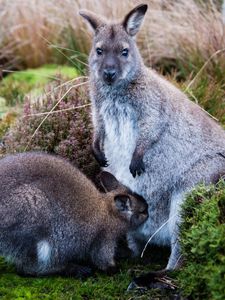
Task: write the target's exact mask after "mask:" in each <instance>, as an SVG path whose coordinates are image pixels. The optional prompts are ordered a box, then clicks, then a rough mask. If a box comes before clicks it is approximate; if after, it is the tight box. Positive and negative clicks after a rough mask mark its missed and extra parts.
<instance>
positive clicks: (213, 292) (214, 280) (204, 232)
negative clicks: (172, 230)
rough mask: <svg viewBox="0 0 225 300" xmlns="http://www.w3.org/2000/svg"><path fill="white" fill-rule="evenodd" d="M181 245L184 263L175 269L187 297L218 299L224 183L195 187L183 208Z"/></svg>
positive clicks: (224, 264)
mask: <svg viewBox="0 0 225 300" xmlns="http://www.w3.org/2000/svg"><path fill="white" fill-rule="evenodd" d="M183 220H184V221H183V223H182V224H181V245H182V252H183V255H184V259H185V261H186V264H185V266H184V268H183V269H182V270H181V271H180V272H179V274H178V279H179V282H180V285H181V288H182V290H183V292H184V294H185V296H188V299H195V300H197V299H199V300H200V299H206V300H207V299H214V300H222V299H224V295H225V285H224V280H225V182H224V181H222V180H221V182H219V184H218V185H217V186H210V187H204V186H199V187H198V188H196V189H195V190H194V191H193V192H192V193H191V194H190V195H188V197H187V201H186V203H185V205H184V207H183Z"/></svg>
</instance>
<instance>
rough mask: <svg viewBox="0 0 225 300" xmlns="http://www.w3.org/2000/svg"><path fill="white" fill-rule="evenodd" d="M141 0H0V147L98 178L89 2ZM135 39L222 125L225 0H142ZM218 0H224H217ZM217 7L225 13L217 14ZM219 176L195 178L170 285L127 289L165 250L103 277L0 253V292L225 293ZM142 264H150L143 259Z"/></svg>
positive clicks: (125, 4) (37, 295)
mask: <svg viewBox="0 0 225 300" xmlns="http://www.w3.org/2000/svg"><path fill="white" fill-rule="evenodd" d="M139 3H141V2H140V1H135V0H133V1H128V0H124V1H117V0H115V1H113V2H112V1H109V0H105V1H103V0H93V1H90V0H82V1H81V0H45V1H43V0H32V1H28V0H14V1H10V0H0V24H2V25H1V27H0V117H1V120H0V139H1V143H0V154H1V156H4V155H6V154H7V153H13V152H19V151H27V150H42V151H47V152H50V153H56V154H58V155H61V156H63V157H65V158H66V159H68V160H70V161H71V162H72V163H73V164H74V165H76V166H78V167H79V168H80V169H81V170H82V171H83V172H84V173H85V174H86V175H87V176H89V177H90V178H91V179H92V180H93V181H94V182H95V183H96V184H98V183H97V182H96V180H95V178H96V174H97V173H98V172H99V167H98V165H97V164H96V162H95V160H94V159H93V157H92V156H91V153H90V144H91V138H92V124H91V111H90V100H89V96H88V66H87V55H88V52H89V49H90V43H91V34H90V32H89V30H88V28H87V27H86V24H85V23H84V22H83V20H82V18H80V17H79V15H78V10H79V9H80V8H87V9H90V10H93V11H95V12H96V13H98V14H101V15H103V16H105V17H106V18H107V19H120V18H122V17H123V16H124V15H125V14H126V13H127V12H128V11H129V9H131V8H133V7H134V6H135V5H137V4H139ZM145 3H148V4H149V11H148V13H147V16H146V19H145V22H144V25H143V28H142V30H141V32H140V34H139V35H138V38H137V42H138V46H139V48H140V51H141V53H142V56H143V58H144V61H145V63H146V65H147V66H149V67H152V68H154V69H156V70H157V71H158V72H160V73H161V74H163V75H164V76H166V77H167V79H168V80H170V81H171V82H172V83H173V84H175V85H176V86H177V87H179V88H180V89H181V90H183V91H184V92H185V93H186V94H187V95H188V96H189V98H190V99H191V100H192V101H195V102H197V103H199V105H200V106H201V107H202V109H204V110H205V111H206V113H208V114H210V115H211V117H212V118H215V119H216V120H217V121H218V122H220V123H221V125H222V126H225V4H224V3H223V1H220V0H205V1H203V0H188V1H185V0H177V1H175V0H146V1H145ZM222 7H223V8H222ZM222 11H223V12H224V14H222ZM224 225H225V184H224V182H223V181H221V182H220V183H219V184H218V185H217V186H212V187H203V186H201V187H198V188H196V190H194V191H193V193H192V194H191V195H188V196H187V201H186V203H185V206H184V210H183V224H182V226H181V232H182V233H181V243H182V249H183V257H184V259H185V261H186V263H185V266H184V267H183V269H182V270H181V271H179V272H176V273H174V274H172V275H171V278H169V279H168V281H169V282H171V280H172V282H173V285H175V286H177V289H176V290H175V291H158V290H151V291H145V292H143V291H134V292H129V293H128V292H126V287H127V286H128V284H129V282H130V280H131V279H132V276H133V275H134V274H136V275H137V274H140V273H142V272H143V271H144V270H145V271H147V270H152V269H159V268H162V267H164V264H165V262H166V258H167V256H168V251H167V250H164V249H154V248H151V249H150V250H149V251H148V253H147V254H146V255H145V256H144V259H139V260H136V261H133V260H131V261H129V260H123V261H122V262H120V272H119V273H118V274H116V275H115V276H113V277H111V278H109V277H107V276H105V275H103V274H96V276H95V277H94V278H90V279H88V280H86V281H83V282H81V281H79V280H75V279H73V278H61V277H50V278H38V279H33V278H22V277H20V276H18V275H16V273H15V271H14V269H13V266H11V265H9V264H8V263H7V262H5V261H4V260H3V259H1V260H0V299H187V298H188V299H221V300H222V299H224V295H225V226H224ZM146 265H147V266H146Z"/></svg>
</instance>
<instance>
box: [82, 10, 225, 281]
mask: <svg viewBox="0 0 225 300" xmlns="http://www.w3.org/2000/svg"><path fill="white" fill-rule="evenodd" d="M146 11H147V5H145V4H142V5H139V6H137V7H135V8H134V9H133V10H131V11H130V12H129V13H128V14H127V15H126V16H125V18H124V19H123V20H122V21H121V22H114V23H108V22H106V21H105V20H104V19H103V18H102V17H99V16H97V15H95V14H94V13H92V12H90V11H87V10H81V11H80V15H81V16H82V17H83V18H84V19H85V20H86V21H87V22H88V23H89V24H90V26H91V28H92V30H93V31H94V38H93V45H92V49H91V52H90V56H89V69H90V97H91V101H92V112H93V124H94V137H93V145H92V148H93V153H94V156H95V158H96V159H97V161H98V162H99V164H100V165H101V166H102V167H105V170H107V171H109V172H111V173H112V174H113V175H114V176H115V177H116V178H117V180H119V181H120V182H121V183H122V184H124V185H125V186H127V187H129V188H130V189H131V190H132V191H133V192H135V193H138V194H140V195H141V196H143V197H144V199H145V200H146V201H147V203H148V213H149V218H148V220H147V222H145V223H144V224H143V225H142V226H140V227H139V228H138V229H137V230H135V231H133V232H130V233H129V239H128V240H129V246H130V248H131V249H132V250H133V252H134V254H135V255H138V254H140V253H141V251H142V250H143V243H146V242H147V241H148V239H149V238H150V237H151V236H152V235H153V236H152V238H151V243H156V244H158V245H168V246H169V247H170V248H171V254H170V257H169V260H168V264H167V266H166V270H173V269H175V268H176V267H178V266H179V260H180V245H179V240H178V237H179V229H178V225H179V222H180V216H179V212H180V207H181V204H182V203H183V201H184V199H185V194H186V193H187V192H189V191H191V190H192V189H193V187H194V186H196V185H197V184H199V183H205V184H209V183H214V182H216V181H217V180H218V179H219V177H220V176H221V175H222V174H224V173H225V132H224V130H223V129H222V127H221V126H220V125H219V124H217V122H216V121H214V120H213V119H212V118H210V117H209V116H208V115H207V114H206V113H205V112H204V111H203V110H202V109H201V108H200V107H199V106H198V105H196V104H195V103H193V102H192V101H190V100H189V99H188V98H187V96H186V95H185V94H184V93H183V92H181V91H180V90H179V89H177V88H176V87H175V86H173V85H172V84H171V83H170V82H168V81H167V80H166V79H164V78H163V77H162V76H161V75H158V74H157V73H156V72H155V71H154V70H151V69H149V68H147V67H146V66H145V65H144V63H143V60H142V57H141V55H140V53H139V50H138V48H137V45H136V42H135V36H136V34H137V33H138V31H139V29H140V27H141V24H142V22H143V19H144V15H145V13H146ZM159 228H160V230H159ZM156 232H157V234H156ZM145 279H146V278H145ZM143 284H144V283H143Z"/></svg>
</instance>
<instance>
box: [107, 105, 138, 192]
mask: <svg viewBox="0 0 225 300" xmlns="http://www.w3.org/2000/svg"><path fill="white" fill-rule="evenodd" d="M101 115H102V116H103V120H104V123H105V133H106V137H105V143H104V151H105V155H106V157H107V159H108V160H109V167H108V168H107V171H109V172H111V173H112V174H114V176H115V177H116V178H117V179H118V180H119V181H120V182H122V183H123V184H124V185H127V186H131V185H132V183H133V182H134V178H133V177H132V175H131V173H130V171H129V165H130V163H131V159H132V155H133V152H134V149H135V144H136V139H137V133H138V129H137V125H136V119H135V115H134V112H133V109H132V108H131V107H129V106H128V105H123V104H121V103H113V104H111V103H110V102H108V101H106V102H105V104H103V105H102V109H101Z"/></svg>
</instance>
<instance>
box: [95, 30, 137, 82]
mask: <svg viewBox="0 0 225 300" xmlns="http://www.w3.org/2000/svg"><path fill="white" fill-rule="evenodd" d="M136 56H137V49H136V46H135V43H134V41H133V39H132V38H131V37H130V36H129V35H128V34H127V33H126V32H125V30H124V29H123V27H122V25H120V24H117V25H104V26H102V27H100V28H99V29H98V32H96V36H95V38H94V42H93V47H92V51H91V53H90V58H89V65H90V71H91V72H92V73H93V75H94V76H95V78H96V79H97V80H100V81H102V82H103V83H104V84H106V85H115V84H117V83H118V82H120V81H121V80H126V79H127V80H129V78H130V77H131V76H132V74H133V73H134V71H135V69H136V61H137V59H136Z"/></svg>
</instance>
